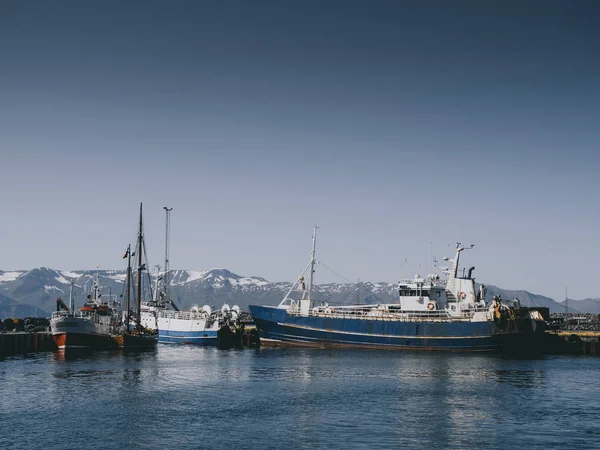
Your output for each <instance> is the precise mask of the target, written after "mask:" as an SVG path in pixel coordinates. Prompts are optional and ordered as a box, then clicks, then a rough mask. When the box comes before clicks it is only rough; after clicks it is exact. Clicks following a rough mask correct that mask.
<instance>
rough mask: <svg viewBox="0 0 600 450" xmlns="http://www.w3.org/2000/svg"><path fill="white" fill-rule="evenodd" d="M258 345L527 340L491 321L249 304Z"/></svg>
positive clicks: (467, 347)
mask: <svg viewBox="0 0 600 450" xmlns="http://www.w3.org/2000/svg"><path fill="white" fill-rule="evenodd" d="M250 311H251V313H252V316H253V318H254V321H255V323H256V327H257V329H258V330H259V335H260V340H261V345H283V346H300V347H341V348H371V349H386V350H424V351H457V352H494V351H499V350H502V349H503V348H508V345H507V344H508V343H510V347H511V348H518V347H519V344H520V343H523V342H527V341H528V340H530V339H529V338H528V336H527V335H526V334H525V333H521V332H519V331H514V332H513V331H506V332H504V331H502V332H501V330H496V329H495V328H494V324H493V322H489V321H479V322H469V321H440V320H438V321H426V320H419V321H399V320H389V319H387V320H383V319H377V318H370V319H353V318H335V317H315V316H297V315H289V314H288V313H287V311H286V310H284V309H280V308H276V307H266V306H252V305H251V306H250Z"/></svg>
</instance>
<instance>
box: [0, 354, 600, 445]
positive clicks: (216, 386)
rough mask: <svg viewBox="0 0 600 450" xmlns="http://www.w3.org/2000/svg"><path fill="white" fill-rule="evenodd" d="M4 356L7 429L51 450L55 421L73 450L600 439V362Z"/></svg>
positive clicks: (61, 441)
mask: <svg viewBox="0 0 600 450" xmlns="http://www.w3.org/2000/svg"><path fill="white" fill-rule="evenodd" d="M2 364H3V365H2V366H0V367H1V368H2V374H1V375H0V379H1V380H2V387H3V388H5V391H6V392H8V393H9V394H8V395H7V396H5V398H4V399H3V407H4V410H6V411H10V414H4V415H2V416H1V417H2V419H3V421H0V435H8V434H9V433H10V430H14V429H34V428H35V429H36V432H37V433H38V436H39V435H43V436H44V444H45V447H46V448H48V449H58V448H64V447H65V434H64V431H63V428H62V427H56V423H57V422H60V423H61V424H63V423H67V424H71V425H72V426H73V427H74V432H73V433H72V435H69V442H68V444H69V445H72V448H90V445H91V446H92V447H93V444H90V442H91V441H90V439H89V433H90V432H93V433H96V434H95V435H94V437H95V438H97V441H98V442H99V443H101V444H102V446H96V448H116V447H122V446H128V447H132V448H140V447H141V448H181V449H193V448H201V447H212V448H231V447H246V448H285V447H289V448H303V447H304V448H339V447H343V448H393V447H402V448H428V447H431V448H464V449H467V450H475V449H479V448H492V449H500V448H519V447H523V446H526V447H528V448H546V447H548V446H549V445H552V444H553V443H556V444H558V443H561V442H562V443H563V444H568V442H570V441H565V440H564V439H563V440H562V441H561V436H562V434H564V433H570V436H571V437H573V436H575V437H576V439H578V442H580V443H581V444H582V446H584V445H585V446H587V447H588V448H591V447H593V445H594V444H595V443H596V440H597V438H598V434H597V433H596V431H597V429H598V427H597V425H596V423H597V421H596V417H597V416H598V415H600V406H599V405H596V404H595V403H593V402H590V401H589V399H590V398H594V397H595V396H598V395H600V387H598V386H596V384H594V383H593V382H589V381H588V380H593V377H594V374H595V373H597V371H598V370H600V359H589V358H588V359H564V358H563V359H560V358H558V359H548V360H529V361H527V360H507V359H503V358H497V357H493V356H485V355H448V354H422V353H412V354H411V353H395V352H394V353H392V352H386V351H372V352H371V351H360V350H319V349H260V350H254V349H252V350H243V351H219V350H217V349H214V348H202V347H191V346H162V345H159V346H158V349H157V351H154V352H150V353H148V352H143V353H139V352H138V353H129V352H119V351H116V352H92V353H90V352H83V353H77V352H76V353H68V354H62V355H60V354H58V353H55V354H52V353H47V354H40V355H39V356H37V357H36V358H28V359H25V358H22V359H17V360H11V361H4V362H3V363H2ZM40 405H42V407H40ZM559 409H560V414H557V413H556V411H557V410H559ZM0 414H1V412H0ZM157 418H159V420H160V423H161V427H156V424H157ZM115 424H118V425H115ZM2 427H4V428H2ZM107 429H110V430H111V431H110V433H106V430H107ZM89 430H93V431H89ZM82 431H85V432H82ZM517 435H518V442H517V441H516V440H515V436H517ZM86 436H87V437H86ZM132 436H136V437H135V438H132ZM212 436H221V437H223V436H224V437H225V438H222V439H216V440H213V439H212ZM88 441H89V442H88ZM20 444H21V448H31V447H33V448H36V447H38V446H39V442H38V440H36V438H34V437H32V436H25V437H24V438H22V441H20ZM596 444H597V443H596Z"/></svg>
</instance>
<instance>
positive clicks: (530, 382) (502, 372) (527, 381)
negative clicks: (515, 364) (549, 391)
mask: <svg viewBox="0 0 600 450" xmlns="http://www.w3.org/2000/svg"><path fill="white" fill-rule="evenodd" d="M492 375H493V378H494V380H495V381H496V382H498V383H508V384H511V385H513V386H516V387H520V388H541V387H543V386H544V382H545V378H546V374H545V373H544V371H543V370H524V369H498V370H495V371H493V372H492Z"/></svg>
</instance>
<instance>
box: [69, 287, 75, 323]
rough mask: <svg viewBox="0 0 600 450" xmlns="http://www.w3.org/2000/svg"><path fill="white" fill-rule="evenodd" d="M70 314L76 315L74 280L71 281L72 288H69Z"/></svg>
mask: <svg viewBox="0 0 600 450" xmlns="http://www.w3.org/2000/svg"><path fill="white" fill-rule="evenodd" d="M69 315H70V316H71V317H73V316H74V315H75V305H73V282H72V281H71V288H70V289H69Z"/></svg>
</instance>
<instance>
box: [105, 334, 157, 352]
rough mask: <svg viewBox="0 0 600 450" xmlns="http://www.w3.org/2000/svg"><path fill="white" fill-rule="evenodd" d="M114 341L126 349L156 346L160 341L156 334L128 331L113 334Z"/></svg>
mask: <svg viewBox="0 0 600 450" xmlns="http://www.w3.org/2000/svg"><path fill="white" fill-rule="evenodd" d="M113 341H114V342H115V344H116V345H117V346H118V347H119V348H123V349H125V350H128V349H151V348H156V344H157V343H158V339H157V336H156V335H146V334H127V333H125V334H119V335H115V336H113Z"/></svg>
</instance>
